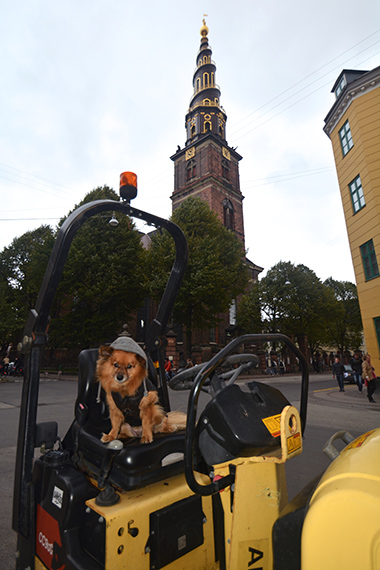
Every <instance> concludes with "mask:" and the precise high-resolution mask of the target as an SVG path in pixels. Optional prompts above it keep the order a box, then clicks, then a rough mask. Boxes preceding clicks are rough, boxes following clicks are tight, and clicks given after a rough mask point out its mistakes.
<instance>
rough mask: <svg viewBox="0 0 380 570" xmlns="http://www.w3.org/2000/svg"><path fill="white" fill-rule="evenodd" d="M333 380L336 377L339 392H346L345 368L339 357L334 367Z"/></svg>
mask: <svg viewBox="0 0 380 570" xmlns="http://www.w3.org/2000/svg"><path fill="white" fill-rule="evenodd" d="M332 373H333V378H335V377H336V379H337V381H338V386H339V392H344V385H343V378H344V376H343V375H344V366H343V364H342V363H341V361H340V358H339V356H336V357H335V362H334V364H333V365H332Z"/></svg>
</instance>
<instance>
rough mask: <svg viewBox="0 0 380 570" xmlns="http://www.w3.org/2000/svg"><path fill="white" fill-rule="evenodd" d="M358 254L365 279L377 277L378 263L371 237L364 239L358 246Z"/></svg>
mask: <svg viewBox="0 0 380 570" xmlns="http://www.w3.org/2000/svg"><path fill="white" fill-rule="evenodd" d="M371 248H372V249H371ZM360 255H361V258H362V263H363V269H364V275H365V280H366V281H370V280H371V279H375V278H376V277H379V275H380V274H379V265H378V263H377V257H376V251H375V246H374V245H373V240H372V239H370V240H368V241H366V242H365V243H363V245H361V246H360Z"/></svg>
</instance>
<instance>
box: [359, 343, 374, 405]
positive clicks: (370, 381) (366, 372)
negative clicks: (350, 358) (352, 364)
mask: <svg viewBox="0 0 380 570" xmlns="http://www.w3.org/2000/svg"><path fill="white" fill-rule="evenodd" d="M362 377H363V378H364V382H365V385H366V386H367V398H368V400H369V401H370V402H376V400H374V399H373V398H372V394H373V393H374V391H375V390H376V374H375V369H374V367H373V366H372V363H371V356H370V355H369V354H366V355H365V357H364V361H363V364H362Z"/></svg>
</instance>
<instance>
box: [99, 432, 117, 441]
mask: <svg viewBox="0 0 380 570" xmlns="http://www.w3.org/2000/svg"><path fill="white" fill-rule="evenodd" d="M114 439H115V438H114V437H113V436H112V435H110V434H109V433H103V435H102V437H101V438H100V441H101V442H103V443H108V442H109V441H113V440H114Z"/></svg>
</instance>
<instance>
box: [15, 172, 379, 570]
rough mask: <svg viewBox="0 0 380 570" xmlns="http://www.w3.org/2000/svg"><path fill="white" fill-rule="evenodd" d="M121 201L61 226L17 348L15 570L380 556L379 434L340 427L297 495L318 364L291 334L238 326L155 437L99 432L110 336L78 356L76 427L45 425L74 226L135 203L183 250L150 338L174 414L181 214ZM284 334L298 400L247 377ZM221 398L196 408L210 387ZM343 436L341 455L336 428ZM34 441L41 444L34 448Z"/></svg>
mask: <svg viewBox="0 0 380 570" xmlns="http://www.w3.org/2000/svg"><path fill="white" fill-rule="evenodd" d="M123 180H124V183H123V185H122V186H121V192H120V193H121V201H120V202H117V201H113V200H99V201H95V202H91V203H89V204H86V205H84V206H81V207H79V208H78V209H77V210H75V211H74V212H73V213H72V214H71V215H70V216H69V217H68V219H67V220H66V221H65V222H64V224H63V225H62V227H61V230H60V232H59V234H58V236H57V239H56V242H55V245H54V248H53V251H52V254H51V258H50V261H49V264H48V268H47V270H46V274H45V277H44V280H43V283H42V286H41V290H40V293H39V296H38V300H37V303H36V307H35V308H34V309H33V310H32V311H31V313H30V315H29V318H28V320H27V323H26V326H25V329H24V333H23V339H22V342H21V343H20V347H19V348H20V350H21V351H22V352H23V353H24V355H25V376H24V383H23V392H22V400H21V410H20V424H19V433H18V445H17V456H16V469H15V484H14V507H13V528H14V530H15V531H16V532H17V535H18V541H17V561H16V569H17V570H33V569H35V570H122V569H123V570H159V569H165V570H203V569H204V570H206V569H207V570H272V569H274V570H295V569H302V570H321V569H323V570H340V569H341V570H350V569H352V570H366V569H374V570H375V569H377V570H378V569H379V568H380V518H379V512H380V509H379V506H378V501H379V499H380V476H379V474H380V465H379V457H380V431H379V430H378V429H375V430H373V431H370V432H368V433H366V434H363V435H362V436H361V437H359V438H357V439H355V440H353V438H352V437H350V436H349V434H347V433H338V434H334V436H332V438H331V440H330V441H329V442H328V443H327V445H326V450H325V451H326V453H327V454H328V455H329V456H330V458H331V459H332V463H331V464H330V466H329V467H328V468H327V470H326V471H325V473H324V474H323V475H322V476H319V477H318V478H316V479H315V480H314V481H312V482H311V483H310V484H309V485H307V487H306V488H305V489H303V490H302V491H301V492H300V493H299V494H298V495H297V496H296V497H295V498H294V499H293V500H292V501H291V502H290V503H289V502H288V498H287V487H286V477H285V462H286V461H288V460H291V459H292V458H293V457H295V456H296V455H298V454H300V453H302V441H303V434H304V431H305V426H306V418H307V398H308V364H307V361H306V360H305V357H304V356H303V354H302V353H301V352H300V351H299V350H298V348H297V347H296V346H295V345H294V344H293V343H292V342H291V341H290V340H289V339H288V338H287V337H285V336H283V335H280V334H275V335H268V334H264V335H263V334H249V335H244V336H242V337H239V338H236V339H234V340H233V341H231V342H230V343H229V344H228V345H227V346H226V347H225V348H223V349H222V350H221V351H220V352H219V353H218V354H217V355H216V356H214V357H213V358H212V359H211V360H210V361H209V362H207V363H204V364H202V365H198V366H196V367H194V368H192V369H189V370H185V371H184V372H180V373H178V374H177V375H175V376H174V377H173V378H172V379H171V380H170V381H169V388H170V389H171V390H179V389H181V390H189V398H188V409H187V416H188V418H187V428H186V430H185V431H179V432H176V433H172V434H156V435H155V437H154V440H153V442H152V443H150V444H146V445H142V444H140V443H139V440H138V439H136V438H132V439H130V440H128V441H126V442H125V441H124V442H123V441H120V440H115V441H113V442H110V443H108V444H104V443H102V442H101V435H102V433H103V432H104V433H108V431H109V429H110V419H109V413H108V410H107V406H106V402H105V394H104V393H103V390H99V384H98V383H96V381H95V368H96V360H97V357H98V350H97V348H94V349H89V350H84V351H82V352H81V354H80V356H79V375H78V394H77V399H76V402H75V404H74V403H73V404H74V414H73V421H72V424H71V426H70V428H69V430H68V431H67V433H66V435H65V436H64V438H63V439H62V441H61V440H60V439H59V438H58V435H57V434H58V426H57V423H56V422H55V421H54V420H53V419H52V421H50V422H44V423H37V421H36V417H37V405H38V386H39V379H40V355H41V351H42V350H43V348H44V346H45V344H46V339H47V327H48V320H49V311H50V308H51V304H52V302H53V299H54V295H55V293H56V290H57V287H58V284H59V281H60V278H61V276H62V271H63V268H64V264H65V261H66V258H67V254H68V251H69V248H70V244H71V242H72V239H73V237H74V235H75V233H76V231H77V230H78V229H79V228H80V227H81V225H82V224H83V223H84V222H85V221H86V220H87V219H89V218H90V217H91V216H93V215H96V214H99V213H101V212H105V211H112V212H116V211H117V212H118V213H122V214H125V215H127V216H130V217H135V218H137V219H142V220H145V221H146V222H147V223H149V224H152V225H154V226H156V227H163V228H165V229H167V230H168V231H169V233H170V234H171V235H172V237H173V239H174V242H175V246H176V256H175V260H174V263H173V267H172V270H171V273H170V276H169V280H168V283H167V286H166V289H165V292H164V295H163V297H162V300H161V303H160V305H159V307H158V310H157V314H156V316H155V318H154V319H153V321H152V323H151V325H150V329H149V332H148V335H147V341H146V344H145V346H144V350H145V352H146V354H147V356H148V376H149V378H150V380H151V381H152V382H153V384H154V385H155V386H156V388H157V392H158V394H159V398H160V402H161V404H162V406H163V407H164V409H165V410H166V411H170V398H169V390H168V382H167V381H166V378H165V370H164V354H163V349H162V347H163V343H162V338H163V337H164V335H165V331H166V327H167V323H168V319H169V317H170V314H171V311H172V308H173V304H174V301H175V298H176V295H177V293H178V290H179V287H180V285H181V281H182V278H183V275H184V271H185V269H186V263H187V244H186V240H185V238H184V235H183V233H182V231H181V230H180V229H179V228H178V227H177V226H176V225H175V224H173V223H172V222H169V221H167V220H164V219H162V218H159V217H157V216H154V215H152V214H148V213H146V212H143V211H141V210H138V209H136V208H134V207H132V206H131V205H130V201H131V199H132V198H134V197H135V195H136V187H135V183H134V182H133V180H132V182H131V181H130V179H128V178H127V180H126V181H125V179H123ZM258 341H263V342H264V341H278V342H282V343H284V344H285V345H286V346H287V347H288V349H289V350H291V351H293V353H294V355H295V356H296V357H297V358H298V359H299V363H300V366H301V370H302V379H301V385H300V410H297V409H296V408H295V407H294V406H292V405H291V402H289V401H288V400H287V399H286V398H285V397H284V395H283V394H282V393H281V392H280V391H279V390H277V389H276V388H275V387H273V386H270V385H268V383H267V382H265V383H261V382H257V381H255V380H248V381H246V382H244V381H243V380H241V379H240V380H239V376H240V375H242V374H245V375H246V374H247V371H248V370H249V368H250V367H252V366H255V364H256V358H255V357H254V356H253V355H251V354H244V346H245V345H247V344H253V343H257V342H258ZM201 392H206V393H207V394H208V396H209V398H208V403H207V404H206V405H205V406H204V407H203V409H199V408H200V406H199V396H200V394H201ZM337 438H342V439H343V440H344V442H345V443H346V447H344V449H343V450H342V451H341V452H338V451H337V450H336V448H335V446H334V440H335V439H337ZM36 448H41V452H40V453H39V454H38V453H37V454H36V453H35V450H36Z"/></svg>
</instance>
